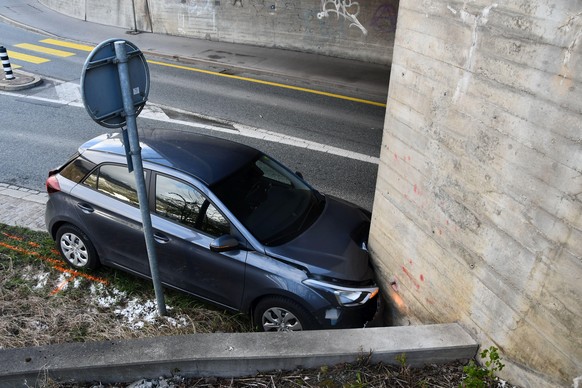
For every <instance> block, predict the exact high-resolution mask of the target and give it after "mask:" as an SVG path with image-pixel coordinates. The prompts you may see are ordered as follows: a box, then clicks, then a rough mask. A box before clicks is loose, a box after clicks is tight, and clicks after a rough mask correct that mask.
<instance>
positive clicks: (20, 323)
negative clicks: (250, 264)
mask: <svg viewBox="0 0 582 388" xmlns="http://www.w3.org/2000/svg"><path fill="white" fill-rule="evenodd" d="M164 294H165V299H166V305H167V307H168V316H167V317H158V316H157V313H156V312H157V308H156V302H155V301H156V299H155V295H154V291H153V287H152V284H151V282H150V281H148V280H144V279H141V278H138V277H135V276H132V275H129V274H126V273H123V272H121V271H117V270H114V269H111V268H106V267H101V268H99V269H98V270H96V271H91V272H85V271H77V270H72V269H71V268H69V267H68V266H67V265H66V263H65V262H64V261H63V260H62V259H61V257H60V255H59V254H58V252H57V251H56V250H55V248H54V241H53V240H52V239H51V238H50V236H49V235H48V234H47V233H43V232H36V231H31V230H29V229H24V228H19V227H12V226H7V225H4V224H0V316H2V317H9V318H10V319H0V348H4V349H6V348H19V347H27V346H39V345H48V344H55V343H65V342H83V341H99V340H112V339H126V338H137V337H154V336H161V335H179V334H192V333H212V332H231V333H232V332H246V331H251V324H250V321H249V319H248V318H247V317H246V316H245V315H242V314H232V313H229V312H225V311H221V310H220V309H217V308H214V307H213V306H210V305H206V304H203V303H201V302H199V301H198V300H197V299H195V298H194V297H192V296H189V295H186V294H184V293H180V292H177V291H173V290H167V289H165V290H164Z"/></svg>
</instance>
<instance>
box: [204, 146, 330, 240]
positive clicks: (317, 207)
mask: <svg viewBox="0 0 582 388" xmlns="http://www.w3.org/2000/svg"><path fill="white" fill-rule="evenodd" d="M212 190H213V191H214V193H215V194H216V195H217V196H218V198H220V200H221V201H222V202H223V203H224V204H225V205H226V206H227V207H228V208H229V210H230V211H231V212H232V213H233V214H234V215H235V216H236V217H237V218H238V220H239V221H240V222H241V223H242V224H243V225H244V226H245V227H246V228H247V229H248V230H249V232H251V233H252V234H253V236H254V237H255V238H256V239H257V240H259V241H260V242H261V243H262V244H265V245H279V244H283V243H285V242H288V241H290V240H292V239H293V238H295V237H297V236H298V235H299V234H301V233H302V232H303V231H304V230H305V229H307V228H308V227H309V226H310V225H311V224H312V223H313V222H314V221H315V220H316V219H317V217H318V216H319V215H320V214H321V211H322V206H321V205H322V204H323V199H322V197H321V196H320V195H319V194H318V193H317V192H316V191H315V190H313V189H312V188H310V187H309V186H307V185H306V184H305V183H304V182H303V181H302V180H301V179H300V178H299V177H298V176H296V175H295V174H293V173H291V172H290V171H288V170H287V169H286V168H284V167H282V166H281V165H280V164H278V163H277V162H275V161H273V160H272V159H270V158H269V157H267V156H265V155H262V156H260V157H259V158H258V159H256V160H255V161H253V162H251V163H249V164H247V165H245V166H244V167H243V168H241V169H240V170H238V171H237V172H236V173H234V174H232V175H231V176H229V177H228V178H226V179H224V180H222V181H221V182H219V183H217V184H216V185H214V186H213V187H212Z"/></svg>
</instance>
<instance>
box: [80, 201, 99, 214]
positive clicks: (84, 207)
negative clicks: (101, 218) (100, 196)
mask: <svg viewBox="0 0 582 388" xmlns="http://www.w3.org/2000/svg"><path fill="white" fill-rule="evenodd" d="M77 207H79V209H81V211H82V212H83V213H87V214H90V213H93V212H94V211H95V209H93V208H92V207H91V206H90V205H87V204H86V203H78V204H77Z"/></svg>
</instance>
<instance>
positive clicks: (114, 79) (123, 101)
mask: <svg viewBox="0 0 582 388" xmlns="http://www.w3.org/2000/svg"><path fill="white" fill-rule="evenodd" d="M149 88H150V78H149V69H148V66H147V62H146V60H145V58H144V56H143V53H142V52H141V51H140V50H139V49H138V48H137V46H135V45H134V44H133V43H131V42H128V41H126V40H121V39H109V40H106V41H104V42H102V43H101V44H99V45H98V46H97V47H95V48H94V49H93V51H92V52H91V53H90V54H89V56H88V57H87V60H86V61H85V65H84V66H83V73H82V75H81V95H82V97H83V103H84V104H85V108H86V109H87V112H88V113H89V116H91V118H92V119H93V120H95V122H97V123H98V124H99V125H102V126H104V127H107V128H121V127H123V126H125V125H126V124H127V130H124V129H123V128H122V134H123V144H124V145H125V152H126V156H127V166H128V169H129V172H132V171H134V175H135V181H136V186H137V198H138V200H139V208H140V211H141V216H142V223H143V232H144V236H145V243H146V249H147V253H148V258H149V263H150V271H151V274H152V282H153V284H154V292H155V294H156V301H157V305H158V313H159V314H160V315H166V303H165V301H164V294H163V291H162V284H161V282H160V277H159V271H158V260H157V256H156V249H155V242H154V237H153V228H152V220H151V216H150V209H149V203H148V198H147V192H146V185H145V179H144V173H143V164H142V159H141V147H140V146H139V137H138V133H137V122H136V118H137V116H138V115H139V113H140V112H141V110H142V108H143V106H144V105H145V103H146V101H147V97H148V93H149Z"/></svg>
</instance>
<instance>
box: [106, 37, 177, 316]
mask: <svg viewBox="0 0 582 388" xmlns="http://www.w3.org/2000/svg"><path fill="white" fill-rule="evenodd" d="M114 46H115V55H116V59H117V61H118V63H117V70H118V72H119V83H120V86H121V95H122V100H123V109H124V112H125V116H126V120H127V134H128V137H129V146H130V154H131V160H132V162H133V167H134V175H135V181H136V186H137V198H138V200H139V208H140V211H141V217H142V222H143V232H144V236H145V242H146V249H147V253H148V258H149V262H150V271H151V274H152V282H153V284H154V292H155V294H156V301H157V304H158V313H159V314H160V315H162V316H164V315H166V314H167V312H166V303H165V301H164V294H163V290H162V283H161V281H160V278H159V270H158V259H157V255H156V247H155V241H154V235H153V227H152V219H151V216H150V209H149V202H148V197H147V191H146V185H145V179H144V173H143V164H142V159H141V147H140V146H139V137H138V134H137V122H136V117H137V112H136V109H135V106H134V104H133V98H132V88H131V84H130V78H129V67H128V64H127V63H128V58H127V51H126V48H125V41H123V40H119V41H115V42H114ZM138 93H139V90H138Z"/></svg>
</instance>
